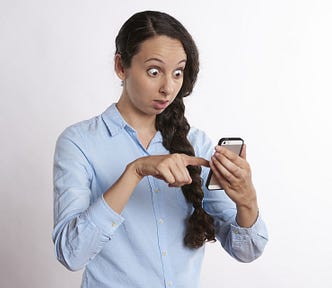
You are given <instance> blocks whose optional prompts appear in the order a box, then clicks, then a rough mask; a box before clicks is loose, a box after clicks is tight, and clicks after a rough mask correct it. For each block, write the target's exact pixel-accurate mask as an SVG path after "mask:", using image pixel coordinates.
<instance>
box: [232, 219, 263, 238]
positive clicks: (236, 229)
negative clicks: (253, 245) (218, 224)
mask: <svg viewBox="0 0 332 288" xmlns="http://www.w3.org/2000/svg"><path fill="white" fill-rule="evenodd" d="M231 232H232V234H235V235H253V234H256V235H257V234H258V235H260V236H263V237H264V238H267V231H266V226H265V223H264V222H263V220H262V218H261V216H260V215H258V217H257V220H256V222H255V223H254V224H253V225H252V226H251V227H241V226H240V225H239V224H237V222H236V220H235V218H234V220H233V223H232V224H231Z"/></svg>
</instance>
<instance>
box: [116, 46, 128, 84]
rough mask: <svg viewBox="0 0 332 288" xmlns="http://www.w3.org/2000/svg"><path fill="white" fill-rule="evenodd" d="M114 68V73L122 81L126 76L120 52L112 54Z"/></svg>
mask: <svg viewBox="0 0 332 288" xmlns="http://www.w3.org/2000/svg"><path fill="white" fill-rule="evenodd" d="M114 70H115V73H116V75H118V77H119V78H120V79H121V80H122V81H123V80H125V78H126V71H125V68H124V67H123V65H122V59H121V55H120V54H118V53H117V54H115V56H114Z"/></svg>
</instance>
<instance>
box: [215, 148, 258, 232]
mask: <svg viewBox="0 0 332 288" xmlns="http://www.w3.org/2000/svg"><path fill="white" fill-rule="evenodd" d="M210 167H211V169H212V171H213V173H214V176H215V178H216V179H217V181H218V182H219V183H220V184H221V186H222V187H223V188H224V190H225V192H226V194H227V195H228V196H229V198H231V199H232V200H233V202H234V203H235V204H236V208H237V215H236V221H237V223H238V224H239V225H240V226H241V227H251V226H252V225H253V224H254V223H255V222H256V220H257V217H258V204H257V196H256V190H255V187H254V185H253V183H252V178H251V169H250V165H249V163H248V162H247V160H246V145H243V149H242V152H241V154H240V156H238V155H236V154H235V153H233V152H232V151H230V150H228V149H226V148H224V147H222V146H216V147H215V153H214V154H213V156H212V158H211V161H210Z"/></svg>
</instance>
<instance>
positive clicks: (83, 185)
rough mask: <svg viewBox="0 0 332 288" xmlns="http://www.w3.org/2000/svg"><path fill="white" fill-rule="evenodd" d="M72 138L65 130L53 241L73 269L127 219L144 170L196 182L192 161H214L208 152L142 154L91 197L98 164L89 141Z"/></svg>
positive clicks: (176, 182) (177, 181)
mask: <svg viewBox="0 0 332 288" xmlns="http://www.w3.org/2000/svg"><path fill="white" fill-rule="evenodd" d="M72 139H73V138H72V137H68V135H66V134H64V135H62V136H60V138H59V140H58V142H57V145H56V150H55V156H54V222H55V226H54V230H53V241H54V244H55V248H56V255H57V258H58V260H59V261H60V262H61V263H62V264H63V265H65V266H66V267H67V268H68V269H70V270H79V269H81V268H83V267H84V266H85V265H86V264H87V263H88V262H89V261H90V260H91V259H93V258H94V257H95V256H96V255H97V254H98V253H99V252H100V251H101V249H102V248H103V247H104V245H105V244H106V243H107V242H108V241H110V240H111V238H112V235H113V234H114V233H115V232H116V229H117V228H118V227H119V226H120V225H121V223H122V222H123V221H124V219H123V217H122V216H121V215H120V214H121V212H122V210H123V208H124V207H125V205H126V204H127V202H128V200H129V199H130V196H131V194H132V192H133V191H134V189H135V187H136V186H137V184H138V183H139V182H140V180H141V179H142V178H143V177H144V176H147V175H152V176H154V177H157V178H159V179H163V180H164V181H166V182H167V183H169V185H171V186H177V187H179V186H182V185H185V184H189V183H190V182H191V178H190V175H189V173H188V170H187V169H186V166H187V165H204V166H206V165H208V161H207V160H205V159H203V158H196V157H190V156H187V155H183V154H171V155H160V156H147V157H142V158H138V159H137V160H135V161H133V162H131V163H129V164H128V165H127V167H126V168H125V170H124V172H123V173H122V175H121V176H120V177H119V179H118V180H117V181H116V182H115V183H114V184H113V185H112V186H111V187H110V188H109V189H108V190H107V191H106V192H105V193H104V194H103V196H101V197H99V198H98V199H97V200H96V201H95V202H93V203H91V190H90V186H91V180H92V175H93V167H91V165H90V163H89V160H88V159H87V156H86V155H85V154H84V151H85V149H84V147H80V145H78V144H77V142H75V141H73V140H72ZM78 142H79V143H81V141H78ZM82 143H83V141H82Z"/></svg>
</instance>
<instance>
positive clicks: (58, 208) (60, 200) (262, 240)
mask: <svg viewBox="0 0 332 288" xmlns="http://www.w3.org/2000/svg"><path fill="white" fill-rule="evenodd" d="M188 139H189V140H190V142H191V143H192V145H193V147H194V149H195V153H196V156H199V157H204V158H206V159H210V158H211V155H212V153H213V147H214V145H213V143H212V142H211V141H210V139H209V138H208V137H207V136H206V134H205V133H203V132H202V131H200V130H198V129H195V128H191V130H190V132H189V134H188ZM168 153H169V152H168V151H167V150H166V149H165V148H164V146H163V145H162V136H161V134H160V132H157V133H156V135H155V137H154V138H153V140H152V141H151V143H150V145H149V147H148V148H147V149H145V148H144V147H143V146H142V145H141V144H140V142H139V140H138V137H137V134H136V132H135V130H134V129H133V128H131V127H130V126H129V125H128V124H127V123H126V122H125V121H124V119H123V118H122V116H121V114H120V113H119V111H118V110H117V108H116V106H115V104H113V105H112V106H110V107H109V108H108V109H107V110H106V111H105V112H104V113H103V114H102V115H100V116H97V117H95V118H93V119H90V120H87V121H83V122H80V123H78V124H75V125H73V126H71V127H69V128H67V129H66V130H65V131H64V132H63V133H62V134H61V135H60V136H59V138H58V141H57V144H56V149H55V155H54V231H53V241H54V244H55V248H56V249H55V250H56V256H57V258H58V260H59V261H60V262H61V263H62V264H63V265H65V266H66V267H67V268H68V269H70V270H78V269H82V268H84V267H85V271H84V274H83V279H82V287H94V288H96V287H98V288H103V287H108V288H110V287H116V288H119V287H137V288H146V287H153V288H159V287H172V288H173V287H177V288H180V287H181V288H188V287H190V288H195V287H199V282H200V280H199V277H200V270H201V263H202V259H203V256H204V246H203V247H201V248H199V249H190V248H187V247H186V246H184V243H183V238H184V235H185V222H186V219H187V218H188V216H189V215H190V214H191V212H192V209H193V208H192V205H191V204H189V203H187V201H186V200H185V198H184V196H183V194H182V191H181V189H180V188H170V187H168V185H167V183H165V182H163V181H162V180H159V179H156V178H154V177H152V176H148V177H144V178H143V179H142V180H141V182H140V183H139V184H138V185H137V187H136V189H135V190H134V192H133V194H132V196H131V198H130V200H129V202H128V203H127V205H126V206H125V209H124V210H123V211H122V213H121V214H120V215H119V214H117V213H116V212H115V211H113V210H112V209H111V208H110V206H108V205H107V203H106V202H105V201H104V199H103V196H102V195H103V193H104V192H105V191H106V190H107V189H108V188H109V187H110V186H111V185H112V184H113V183H114V182H115V181H116V180H117V179H118V178H119V176H120V175H121V174H122V172H123V171H124V169H125V167H126V165H127V164H128V163H130V162H132V161H134V160H135V159H137V158H139V157H142V156H147V155H161V154H168ZM207 174H208V168H205V167H204V168H202V175H201V176H202V178H203V180H204V181H203V182H204V183H203V189H204V200H203V206H204V209H205V210H206V211H207V212H208V213H209V214H210V215H212V216H213V217H214V220H215V228H216V237H217V239H218V240H219V241H220V243H221V245H222V247H224V249H225V250H226V251H227V252H228V253H229V254H230V255H231V256H232V257H234V258H236V259H237V260H239V261H242V262H250V261H252V260H254V259H256V258H257V257H258V256H260V255H261V253H262V252H263V249H264V246H265V244H266V242H267V232H266V228H265V225H264V223H263V221H262V219H261V218H260V217H258V219H257V221H256V223H255V224H254V225H253V226H252V227H251V228H241V227H239V226H238V224H237V223H236V221H235V216H236V208H235V205H234V203H233V202H232V201H231V200H230V199H229V198H228V196H227V195H226V194H225V192H224V191H222V190H216V191H209V190H207V189H206V188H205V180H206V178H207ZM215 245H217V244H215ZM220 261H222V259H220Z"/></svg>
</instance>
